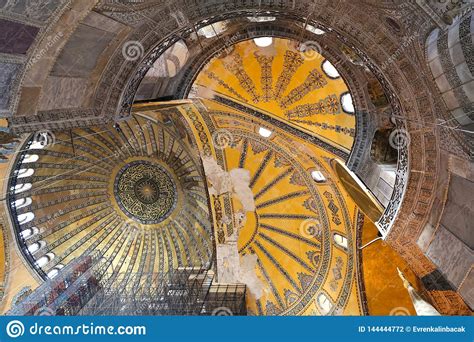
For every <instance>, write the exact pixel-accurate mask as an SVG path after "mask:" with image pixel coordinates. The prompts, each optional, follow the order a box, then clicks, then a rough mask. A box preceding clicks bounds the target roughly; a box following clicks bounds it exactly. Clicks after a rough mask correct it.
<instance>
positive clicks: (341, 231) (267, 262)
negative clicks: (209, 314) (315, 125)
mask: <svg viewBox="0 0 474 342" xmlns="http://www.w3.org/2000/svg"><path fill="white" fill-rule="evenodd" d="M180 111H181V113H182V114H183V115H184V116H185V118H186V119H187V121H188V124H189V126H191V127H192V129H193V133H194V135H195V136H196V137H198V138H197V139H196V140H197V141H198V145H199V149H200V150H201V151H203V152H202V153H203V154H204V155H205V156H210V157H212V158H213V159H215V160H216V161H217V163H218V165H220V166H221V167H222V168H223V170H224V171H225V172H229V173H232V172H236V170H245V171H248V173H249V178H248V183H245V182H243V183H242V182H241V183H239V185H238V186H242V185H244V184H247V185H248V188H249V189H250V191H251V194H252V202H253V203H254V209H248V208H246V207H249V204H248V198H247V199H242V198H240V197H239V195H237V194H236V193H235V192H234V193H226V194H223V195H219V196H212V198H211V203H212V204H213V208H214V212H215V216H214V220H215V221H214V223H215V231H216V237H215V239H216V241H217V244H218V248H217V249H218V252H217V258H218V259H219V257H220V255H219V248H220V247H219V246H224V245H225V244H227V243H231V242H229V241H232V239H233V236H234V235H235V234H237V236H238V241H237V249H238V253H239V255H240V260H241V262H242V261H243V260H244V259H243V258H244V257H245V256H247V255H254V256H256V257H257V263H256V266H255V270H254V272H255V274H256V276H257V277H258V279H259V281H260V282H261V284H262V287H263V295H262V296H261V297H259V298H257V297H256V296H254V295H253V294H252V289H251V288H252V286H251V285H248V286H249V288H250V292H249V293H250V295H249V297H248V303H247V305H248V311H249V313H250V314H254V315H331V314H342V313H344V314H360V313H361V312H362V309H361V307H360V304H359V303H360V302H359V294H358V292H357V285H356V276H355V274H356V264H355V260H354V254H355V246H354V231H355V229H354V227H355V226H356V225H357V224H358V215H357V209H356V205H355V203H354V202H353V201H352V200H351V198H350V197H348V196H347V195H346V193H345V192H344V191H343V189H341V188H339V186H338V184H337V183H335V182H334V181H333V180H334V179H335V174H334V172H333V170H332V168H331V166H330V160H331V159H332V158H334V155H333V154H332V153H331V152H330V151H326V150H324V149H323V148H321V147H319V146H315V145H312V144H310V143H308V142H306V141H304V140H303V139H301V138H298V137H295V136H292V135H290V134H288V133H286V132H285V131H284V130H283V129H281V128H279V127H278V126H271V127H269V126H268V124H267V123H266V122H265V121H263V120H259V119H257V118H255V117H252V116H251V115H248V114H244V113H242V112H239V111H237V110H235V109H234V108H232V107H227V106H224V105H222V104H219V103H218V102H214V101H209V100H206V101H204V100H203V101H202V102H201V101H197V102H195V104H194V105H184V106H182V107H180ZM261 127H267V128H268V129H269V130H271V135H270V136H269V137H264V136H262V135H261V134H260V133H259V132H260V128H261ZM315 169H317V170H319V171H321V172H322V173H323V174H324V176H325V177H326V180H325V181H324V182H323V183H316V182H315V181H314V179H313V178H312V177H311V170H315ZM208 185H209V182H208ZM235 186H236V185H235V184H234V187H235ZM236 231H237V232H236ZM223 265H224V266H225V263H224V264H223ZM219 266H220V265H219V262H218V274H219ZM221 266H222V265H221Z"/></svg>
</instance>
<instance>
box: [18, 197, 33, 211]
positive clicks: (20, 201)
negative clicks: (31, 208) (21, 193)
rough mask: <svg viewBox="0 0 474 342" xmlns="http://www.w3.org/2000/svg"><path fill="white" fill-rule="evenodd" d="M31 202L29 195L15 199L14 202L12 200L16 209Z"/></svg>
mask: <svg viewBox="0 0 474 342" xmlns="http://www.w3.org/2000/svg"><path fill="white" fill-rule="evenodd" d="M32 202H33V200H32V199H31V197H25V198H19V199H17V200H16V201H15V202H13V205H14V206H15V208H16V209H20V208H23V207H26V206H28V205H30V204H31V203H32Z"/></svg>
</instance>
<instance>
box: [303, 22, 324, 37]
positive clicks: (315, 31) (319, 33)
mask: <svg viewBox="0 0 474 342" xmlns="http://www.w3.org/2000/svg"><path fill="white" fill-rule="evenodd" d="M306 29H307V30H308V31H309V32H312V33H314V34H317V35H322V34H325V33H326V31H323V30H321V29H319V28H317V27H314V26H313V25H310V24H307V25H306Z"/></svg>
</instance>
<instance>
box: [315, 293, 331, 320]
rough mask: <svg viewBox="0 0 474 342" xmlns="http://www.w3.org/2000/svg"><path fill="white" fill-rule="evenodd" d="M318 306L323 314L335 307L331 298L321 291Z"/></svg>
mask: <svg viewBox="0 0 474 342" xmlns="http://www.w3.org/2000/svg"><path fill="white" fill-rule="evenodd" d="M318 306H319V311H320V312H321V314H322V315H327V314H328V313H329V311H331V309H332V307H333V305H332V303H331V300H330V299H329V298H328V296H327V295H326V294H325V293H320V294H319V295H318Z"/></svg>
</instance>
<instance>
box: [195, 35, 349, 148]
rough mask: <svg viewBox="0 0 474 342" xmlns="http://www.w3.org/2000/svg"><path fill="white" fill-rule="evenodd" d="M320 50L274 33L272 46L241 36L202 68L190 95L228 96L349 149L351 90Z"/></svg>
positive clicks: (207, 96) (314, 45)
mask: <svg viewBox="0 0 474 342" xmlns="http://www.w3.org/2000/svg"><path fill="white" fill-rule="evenodd" d="M269 39H270V38H269ZM318 50H320V47H319V46H318V45H317V44H316V43H315V42H313V43H308V44H307V45H306V46H305V45H303V46H301V45H299V44H297V43H296V42H295V41H292V40H288V39H281V38H272V44H271V45H270V46H267V47H259V46H257V45H256V43H255V41H254V40H247V41H243V42H241V43H238V44H236V45H234V46H233V47H232V49H231V50H230V49H227V50H224V51H223V52H222V54H221V55H220V56H217V57H216V58H214V59H212V60H211V61H210V62H209V63H208V64H207V65H206V66H205V67H204V68H203V70H202V71H201V73H200V74H199V76H198V77H197V78H196V81H195V83H194V94H196V95H197V96H198V97H205V98H211V97H215V96H222V97H225V98H230V99H232V100H233V101H235V102H237V103H240V104H244V105H246V106H249V107H252V108H255V109H257V110H259V111H262V112H264V113H266V114H268V115H270V116H272V117H275V118H277V119H279V120H281V121H283V122H286V123H289V124H290V125H292V126H293V127H296V128H298V129H301V130H303V131H305V132H307V133H309V134H313V135H316V136H318V137H319V138H321V139H323V140H325V141H327V142H329V143H331V144H332V145H334V146H335V147H337V148H339V149H341V150H343V151H345V152H346V153H347V152H349V151H350V149H351V147H352V143H353V140H354V135H355V117H354V113H353V112H352V113H348V112H346V110H353V108H350V107H351V106H350V105H348V103H351V101H349V98H350V94H349V90H348V88H347V85H346V83H345V82H344V80H343V78H342V77H341V76H339V74H338V73H337V70H336V69H335V68H334V67H333V66H332V65H331V64H330V63H329V64H328V61H326V59H325V58H324V57H323V56H322V55H321V54H319V52H318ZM343 99H345V100H347V101H348V103H346V101H343ZM343 102H344V106H343Z"/></svg>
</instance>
